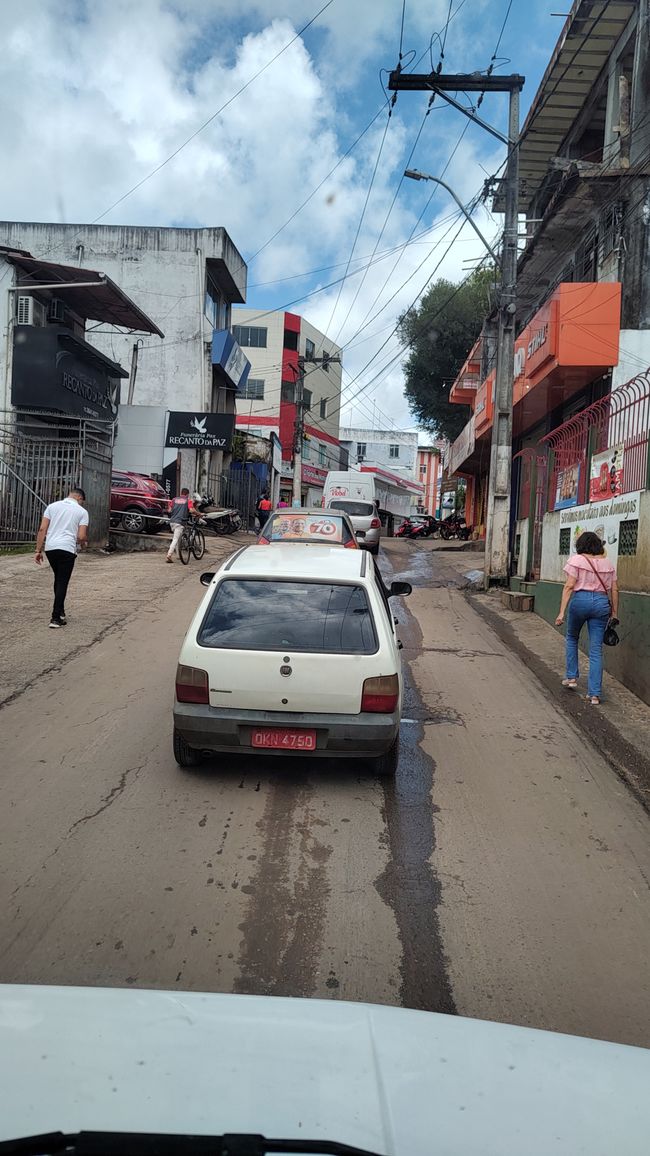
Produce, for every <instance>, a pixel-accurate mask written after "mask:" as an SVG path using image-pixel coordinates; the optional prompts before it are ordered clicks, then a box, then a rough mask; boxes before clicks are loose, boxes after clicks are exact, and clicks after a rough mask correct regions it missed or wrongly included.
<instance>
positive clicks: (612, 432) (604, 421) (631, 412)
mask: <svg viewBox="0 0 650 1156" xmlns="http://www.w3.org/2000/svg"><path fill="white" fill-rule="evenodd" d="M649 433H650V369H648V370H647V371H646V372H645V373H642V374H639V376H638V377H634V378H632V380H631V381H628V382H626V383H625V385H622V386H620V387H619V388H618V389H613V390H612V392H611V393H608V394H606V396H605V397H602V398H601V399H600V401H596V402H594V403H593V405H590V406H588V407H587V409H583V410H582V412H581V413H577V414H575V415H574V416H573V417H571V418H569V420H568V421H566V422H564V424H563V425H561V426H558V427H557V429H554V430H552V431H551V433H549V434H547V435H546V437H543V438H542V439H541V441H540V446H544V445H546V446H548V447H549V448H550V450H551V451H552V455H553V468H552V473H551V478H550V486H549V488H548V502H547V508H548V509H549V510H552V509H553V508H554V504H555V494H556V489H557V481H558V474H559V473H560V472H561V471H563V470H567V469H571V468H572V467H573V466H577V465H580V466H581V467H582V468H581V470H580V479H579V484H578V505H582V504H583V503H585V502H587V501H588V499H589V469H590V464H591V461H590V459H591V455H592V454H598V453H602V452H604V451H605V450H607V449H610V448H611V447H613V446H618V445H622V446H623V448H624V457H623V463H624V464H623V479H622V488H621V493H624V494H629V493H631V492H632V491H634V490H644V489H646V487H647V484H648V438H649Z"/></svg>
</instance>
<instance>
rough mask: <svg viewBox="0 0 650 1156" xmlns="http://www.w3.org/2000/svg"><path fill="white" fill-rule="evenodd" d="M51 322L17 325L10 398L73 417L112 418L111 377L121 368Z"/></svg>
mask: <svg viewBox="0 0 650 1156" xmlns="http://www.w3.org/2000/svg"><path fill="white" fill-rule="evenodd" d="M104 360H105V361H106V367H105V368H104V366H103V365H102V355H101V354H99V353H98V352H97V351H95V350H94V349H91V348H90V347H89V348H88V351H86V348H85V342H83V341H81V340H79V339H76V338H74V337H73V336H72V334H68V333H62V332H61V330H60V329H58V328H55V327H54V326H43V327H38V326H32V325H19V326H17V327H16V332H15V336H14V351H13V364H12V378H11V402H12V405H16V406H29V407H30V408H31V409H42V410H47V409H53V410H56V411H57V412H59V413H64V414H70V415H71V416H75V417H85V418H97V419H100V420H102V421H110V422H113V421H115V418H116V417H117V406H116V405H115V402H114V400H113V394H114V392H115V391H116V382H115V380H114V378H113V371H114V373H115V375H118V374H121V375H122V376H123V377H126V376H127V375H126V373H125V372H124V370H121V369H120V367H119V366H118V365H115V366H113V365H112V363H111V362H109V361H108V359H104Z"/></svg>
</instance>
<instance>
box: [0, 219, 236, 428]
mask: <svg viewBox="0 0 650 1156" xmlns="http://www.w3.org/2000/svg"><path fill="white" fill-rule="evenodd" d="M0 244H6V245H12V246H14V247H15V248H17V249H26V250H28V251H29V252H30V253H32V254H33V255H34V256H35V257H44V258H47V259H48V260H50V261H59V262H61V263H62V264H67V265H82V266H84V267H86V268H90V269H96V270H97V271H99V272H102V273H106V274H107V275H108V276H109V277H110V278H111V279H112V280H113V281H115V282H116V284H117V285H119V287H120V288H121V289H123V290H124V292H125V293H127V294H128V296H129V297H131V298H132V300H133V301H134V302H135V303H136V304H137V305H138V306H139V307H140V308H141V309H142V310H143V311H144V312H145V313H146V314H147V315H148V316H149V317H151V319H152V320H153V321H155V322H156V324H157V325H158V326H159V328H160V329H161V330H162V331H163V333H164V334H165V337H164V340H161V339H160V338H159V337H155V336H146V335H142V344H141V347H140V353H139V361H138V374H137V380H136V390H135V398H134V400H135V402H136V404H138V405H153V406H164V407H165V408H167V409H179V410H186V409H188V410H189V409H203V408H206V407H207V408H209V400H210V399H209V391H210V386H211V363H210V355H209V352H208V353H206V351H205V347H204V343H205V342H208V341H210V339H211V336H212V326H211V324H210V323H209V322H208V320H207V317H206V316H205V314H204V311H203V308H204V292H205V261H206V259H207V258H211V259H214V260H220V261H222V262H223V263H224V264H225V265H226V266H227V267H228V268H229V269H230V271H231V273H232V277H233V281H234V282H235V283H236V284H235V286H234V293H235V295H237V294H238V295H239V297H240V298H241V296H245V292H246V265H245V263H244V261H243V259H242V257H241V256H240V254H239V253H238V252H237V250H236V248H235V246H234V245H233V244H232V242H231V240H230V238H229V237H228V234H227V233H226V232H225V230H223V229H163V228H161V229H156V228H145V227H132V226H122V225H59V224H29V223H22V222H0ZM231 296H232V295H231ZM91 325H92V323H89V326H88V330H87V332H86V339H87V340H88V341H90V342H91V343H92V344H93V345H96V346H97V348H98V349H101V351H102V353H105V354H106V355H107V356H108V357H110V358H112V359H113V360H114V361H117V362H119V364H120V365H122V366H123V367H124V368H125V369H127V370H129V369H130V366H131V352H132V348H133V343H134V341H135V340H136V339H137V335H135V336H134V335H124V334H119V333H115V332H114V333H105V332H102V331H101V330H106V329H107V328H108V327H107V326H104V325H102V326H101V327H100V329H99V330H95V331H93V330H92V329H91ZM127 384H128V383H126V382H125V383H123V385H122V396H123V399H124V398H125V397H126V389H127Z"/></svg>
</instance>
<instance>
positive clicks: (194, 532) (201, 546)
mask: <svg viewBox="0 0 650 1156" xmlns="http://www.w3.org/2000/svg"><path fill="white" fill-rule="evenodd" d="M190 554H193V555H194V557H195V558H196V560H197V562H198V561H199V560H200V559H201V558H202V557H203V555H204V554H205V536H204V534H203V530H200V529H199V527H198V526H197V524H196V522H195V521H192V522H190V523H189V524H188V525H187V526H184V527H183V533H182V534H181V537H180V541H179V543H178V556H179V558H180V560H181V562H182V563H183V565H184V566H187V564H188V562H189V560H190Z"/></svg>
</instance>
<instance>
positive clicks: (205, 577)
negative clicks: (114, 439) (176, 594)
mask: <svg viewBox="0 0 650 1156" xmlns="http://www.w3.org/2000/svg"><path fill="white" fill-rule="evenodd" d="M213 578H214V574H213V572H212V570H206V571H205V573H204V574H202V575H201V578H200V582H201V585H202V586H209V585H210V583H211V581H212V579H213Z"/></svg>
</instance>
